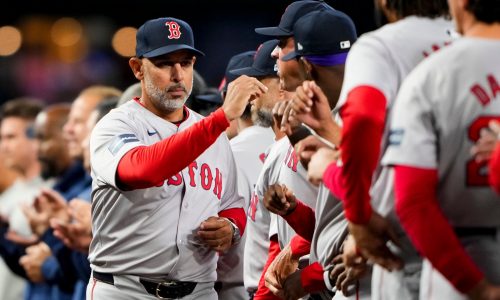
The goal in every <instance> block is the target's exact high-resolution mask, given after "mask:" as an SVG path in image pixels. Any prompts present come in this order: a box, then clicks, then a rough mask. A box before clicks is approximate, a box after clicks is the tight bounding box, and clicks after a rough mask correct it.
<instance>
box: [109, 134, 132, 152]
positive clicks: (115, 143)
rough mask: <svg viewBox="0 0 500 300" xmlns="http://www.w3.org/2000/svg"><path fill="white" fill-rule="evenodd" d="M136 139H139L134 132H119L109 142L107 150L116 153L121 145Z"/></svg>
mask: <svg viewBox="0 0 500 300" xmlns="http://www.w3.org/2000/svg"><path fill="white" fill-rule="evenodd" d="M138 141H139V139H138V138H137V137H136V136H135V134H132V133H127V134H120V135H119V136H116V137H114V138H113V139H112V140H111V141H110V142H109V146H108V150H109V152H111V154H113V155H116V153H118V151H120V149H121V148H122V147H123V145H125V144H127V143H133V142H138Z"/></svg>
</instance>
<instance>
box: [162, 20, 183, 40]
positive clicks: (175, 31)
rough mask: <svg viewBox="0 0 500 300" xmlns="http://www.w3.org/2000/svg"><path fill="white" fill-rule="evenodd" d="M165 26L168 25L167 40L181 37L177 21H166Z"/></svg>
mask: <svg viewBox="0 0 500 300" xmlns="http://www.w3.org/2000/svg"><path fill="white" fill-rule="evenodd" d="M165 26H167V27H168V31H169V32H170V35H169V36H168V39H169V40H172V39H175V40H177V39H179V38H180V37H181V34H182V32H181V26H180V25H179V24H178V23H177V22H174V21H168V22H167V23H165Z"/></svg>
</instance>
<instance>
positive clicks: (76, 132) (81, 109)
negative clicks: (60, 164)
mask: <svg viewBox="0 0 500 300" xmlns="http://www.w3.org/2000/svg"><path fill="white" fill-rule="evenodd" d="M98 100H99V99H98V98H97V97H95V96H88V95H87V96H85V95H82V96H80V97H78V98H76V100H75V101H74V102H73V104H71V111H70V113H69V117H68V122H66V124H65V125H64V127H63V130H64V139H65V140H66V143H67V144H68V149H69V153H70V155H71V157H72V158H73V159H82V158H83V149H82V141H83V139H85V137H86V136H87V120H88V118H89V116H90V113H91V112H92V110H94V108H95V106H96V105H97V103H98V102H99V101H98Z"/></svg>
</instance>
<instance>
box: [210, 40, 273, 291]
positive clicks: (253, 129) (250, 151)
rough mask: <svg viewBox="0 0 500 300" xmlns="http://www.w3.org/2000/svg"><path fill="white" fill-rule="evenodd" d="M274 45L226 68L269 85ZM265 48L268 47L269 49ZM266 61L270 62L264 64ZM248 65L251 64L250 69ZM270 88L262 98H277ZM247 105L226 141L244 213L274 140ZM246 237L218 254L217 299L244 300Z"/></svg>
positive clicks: (234, 60)
mask: <svg viewBox="0 0 500 300" xmlns="http://www.w3.org/2000/svg"><path fill="white" fill-rule="evenodd" d="M276 44H277V41H271V44H270V45H268V44H266V43H264V44H263V45H261V46H260V47H259V50H258V51H259V53H258V54H256V52H255V51H247V52H243V53H240V54H238V55H235V56H233V57H232V58H231V60H230V62H231V64H228V67H227V69H229V72H231V71H232V70H233V69H234V66H236V65H237V66H238V69H241V68H249V69H251V70H253V71H254V72H247V73H246V74H245V75H248V76H252V77H255V78H257V79H259V80H260V81H261V82H262V83H263V84H264V85H266V86H267V87H268V88H269V87H270V85H268V84H267V81H268V80H267V79H261V78H263V77H267V76H269V77H276V78H278V75H277V74H276V68H275V66H276V61H275V60H274V59H271V56H270V54H269V53H270V52H271V51H272V49H274V47H275V46H276ZM268 48H271V50H269V49H268ZM254 57H255V61H254ZM269 61H270V63H268V62H269ZM266 63H268V65H266ZM252 65H255V67H254V68H252ZM236 71H238V70H236ZM236 73H237V74H235V75H234V76H236V75H238V76H239V74H238V73H239V72H236ZM226 78H227V76H226ZM270 90H271V92H268V93H266V95H265V97H277V95H275V93H274V91H275V90H276V89H274V88H271V89H270ZM254 101H256V100H254ZM249 108H250V104H249V105H248V106H247V108H245V111H244V113H243V115H242V116H241V117H240V118H238V119H237V122H238V135H236V136H235V137H234V138H233V139H231V140H230V144H231V149H232V151H233V155H234V160H235V162H236V166H237V171H238V193H239V195H240V196H241V197H242V198H243V199H244V200H245V205H244V206H243V207H244V209H245V212H247V210H248V207H249V205H250V200H251V197H252V193H253V189H254V187H255V183H256V182H257V178H258V176H259V174H260V170H261V169H262V166H263V164H264V157H265V152H266V149H267V148H268V147H269V146H270V145H271V144H272V143H273V141H274V132H273V131H272V129H270V128H269V127H267V128H266V127H262V126H258V125H254V123H253V122H252V116H251V111H250V109H249ZM246 237H247V234H244V235H243V236H242V240H241V242H240V243H239V244H238V245H237V246H236V247H233V248H232V249H230V250H229V251H228V252H227V253H224V254H223V255H221V256H220V257H219V261H218V264H217V281H218V282H221V289H220V290H219V291H218V294H219V300H222V299H228V300H237V299H248V293H247V291H246V289H245V286H244V270H243V268H244V266H243V258H244V249H245V240H246Z"/></svg>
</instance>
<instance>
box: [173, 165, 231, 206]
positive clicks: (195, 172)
mask: <svg viewBox="0 0 500 300" xmlns="http://www.w3.org/2000/svg"><path fill="white" fill-rule="evenodd" d="M188 175H189V183H188V184H189V186H191V187H197V186H198V185H200V186H201V188H203V189H204V190H206V191H209V190H212V192H213V194H214V195H215V196H217V199H219V200H220V199H221V197H222V172H221V171H220V170H219V168H215V170H214V168H212V167H210V166H209V165H208V164H206V163H203V164H202V165H201V166H200V167H199V166H198V163H197V162H196V161H193V162H192V163H190V164H189V165H188ZM182 181H183V177H182V175H181V173H177V174H175V175H174V176H172V177H170V178H169V179H168V180H167V185H169V186H170V185H175V186H178V185H181V184H182Z"/></svg>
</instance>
